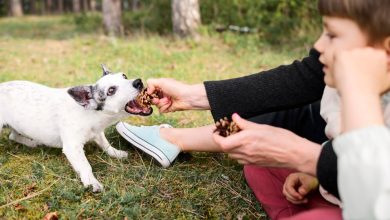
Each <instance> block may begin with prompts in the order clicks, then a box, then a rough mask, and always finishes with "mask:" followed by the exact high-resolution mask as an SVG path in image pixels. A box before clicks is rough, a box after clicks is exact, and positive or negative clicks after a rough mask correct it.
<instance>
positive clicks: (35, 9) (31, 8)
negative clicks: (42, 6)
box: [30, 0, 37, 15]
mask: <svg viewBox="0 0 390 220" xmlns="http://www.w3.org/2000/svg"><path fill="white" fill-rule="evenodd" d="M30 10H31V14H33V15H35V14H36V13H37V7H36V4H35V0H31V1H30Z"/></svg>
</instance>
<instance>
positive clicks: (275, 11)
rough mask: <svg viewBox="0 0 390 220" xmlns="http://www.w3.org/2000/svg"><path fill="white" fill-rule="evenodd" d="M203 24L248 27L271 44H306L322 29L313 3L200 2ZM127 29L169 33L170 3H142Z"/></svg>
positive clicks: (128, 18)
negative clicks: (293, 42) (288, 42)
mask: <svg viewBox="0 0 390 220" xmlns="http://www.w3.org/2000/svg"><path fill="white" fill-rule="evenodd" d="M199 1H200V3H199V4H200V12H201V18H202V23H203V24H204V25H208V26H211V27H214V26H216V25H223V26H228V25H237V26H241V27H244V26H247V27H249V28H252V29H256V30H258V37H260V38H261V39H263V40H266V41H268V42H270V43H274V44H275V43H280V42H287V41H291V40H293V41H297V40H301V41H306V40H307V39H312V38H311V37H310V35H313V34H316V33H317V31H318V30H319V28H320V16H319V15H318V13H317V1H313V0H261V1H253V0H199ZM123 21H124V26H125V29H126V30H128V31H129V32H130V33H131V32H134V31H135V30H142V31H143V32H145V31H146V32H157V33H160V34H166V33H170V32H171V30H172V27H171V26H172V21H171V6H170V1H169V0H162V1H153V0H145V1H142V5H141V8H140V9H139V10H138V11H135V12H130V11H129V12H125V14H124V19H123Z"/></svg>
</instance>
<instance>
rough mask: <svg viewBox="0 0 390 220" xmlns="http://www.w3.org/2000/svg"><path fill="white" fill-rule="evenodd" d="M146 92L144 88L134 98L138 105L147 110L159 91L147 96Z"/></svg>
mask: <svg viewBox="0 0 390 220" xmlns="http://www.w3.org/2000/svg"><path fill="white" fill-rule="evenodd" d="M146 90H147V89H146V88H144V89H142V91H141V92H140V93H139V94H138V96H137V98H136V100H137V103H138V105H140V106H141V107H143V108H149V107H150V106H151V105H152V99H153V98H158V93H159V91H157V90H155V91H154V93H152V94H148V93H147V92H146Z"/></svg>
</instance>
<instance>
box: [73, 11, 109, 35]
mask: <svg viewBox="0 0 390 220" xmlns="http://www.w3.org/2000/svg"><path fill="white" fill-rule="evenodd" d="M73 19H74V23H75V24H76V26H77V28H78V29H79V30H80V31H83V32H96V31H98V30H101V28H102V22H103V20H102V16H101V14H97V13H82V14H79V15H74V16H73Z"/></svg>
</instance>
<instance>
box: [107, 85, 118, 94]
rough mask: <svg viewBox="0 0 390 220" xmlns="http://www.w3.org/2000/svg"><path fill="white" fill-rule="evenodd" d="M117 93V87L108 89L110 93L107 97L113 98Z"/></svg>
mask: <svg viewBox="0 0 390 220" xmlns="http://www.w3.org/2000/svg"><path fill="white" fill-rule="evenodd" d="M115 92H116V87H115V86H111V87H110V88H108V91H107V96H112V95H114V94H115Z"/></svg>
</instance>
